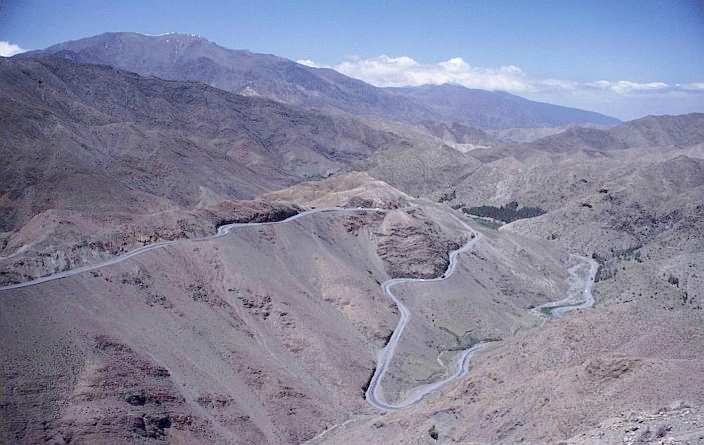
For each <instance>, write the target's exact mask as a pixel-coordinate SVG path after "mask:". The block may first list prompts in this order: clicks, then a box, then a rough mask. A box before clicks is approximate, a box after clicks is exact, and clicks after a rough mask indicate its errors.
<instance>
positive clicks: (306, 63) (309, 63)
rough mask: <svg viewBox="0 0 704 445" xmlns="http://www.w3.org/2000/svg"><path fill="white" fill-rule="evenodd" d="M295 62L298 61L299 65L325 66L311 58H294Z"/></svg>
mask: <svg viewBox="0 0 704 445" xmlns="http://www.w3.org/2000/svg"><path fill="white" fill-rule="evenodd" d="M296 63H300V64H301V65H305V66H309V67H311V68H326V67H323V66H321V65H318V64H317V63H315V62H314V61H313V60H310V59H301V60H296Z"/></svg>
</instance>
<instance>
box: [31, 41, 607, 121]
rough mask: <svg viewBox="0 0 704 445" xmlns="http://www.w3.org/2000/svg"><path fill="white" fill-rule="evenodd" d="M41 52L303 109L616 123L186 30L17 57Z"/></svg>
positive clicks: (421, 117)
mask: <svg viewBox="0 0 704 445" xmlns="http://www.w3.org/2000/svg"><path fill="white" fill-rule="evenodd" d="M42 55H54V56H58V57H63V58H67V59H71V60H74V61H77V62H81V63H91V64H101V65H109V66H113V67H116V68H120V69H124V70H127V71H133V72H135V73H138V74H141V75H151V76H157V77H160V78H163V79H167V80H191V81H199V82H203V83H206V84H208V85H210V86H213V87H216V88H220V89H224V90H226V91H230V92H235V93H238V94H242V95H256V96H263V97H267V98H270V99H274V100H277V101H280V102H284V103H287V104H290V105H295V106H299V107H304V108H320V109H325V110H329V111H342V112H344V113H350V114H353V115H374V116H378V117H381V118H384V119H388V120H395V121H403V122H410V123H418V122H421V121H428V120H441V121H447V122H449V123H451V122H460V123H463V124H466V125H471V126H477V127H480V128H487V129H502V128H513V127H528V128H533V127H540V126H546V125H547V126H564V125H567V124H580V123H594V124H604V125H615V124H618V123H619V122H620V121H618V120H617V119H614V118H610V117H608V116H604V115H601V114H598V113H593V112H588V111H583V110H578V109H574V108H568V107H560V106H557V105H550V104H543V103H538V102H532V101H529V100H527V99H523V98H520V97H518V96H514V95H511V94H508V93H503V92H491V91H482V90H470V89H467V88H464V87H460V86H454V85H441V86H424V87H413V88H377V87H374V86H372V85H370V84H367V83H365V82H362V81H361V80H357V79H353V78H350V77H347V76H345V75H343V74H340V73H338V72H337V71H334V70H332V69H325V68H311V67H308V66H304V65H301V64H298V63H296V62H293V61H291V60H288V59H284V58H281V57H276V56H273V55H267V54H256V53H252V52H250V51H246V50H231V49H226V48H224V47H221V46H219V45H217V44H215V43H212V42H209V41H208V40H206V39H204V38H202V37H198V36H192V35H182V34H165V35H161V36H145V35H141V34H136V33H106V34H101V35H98V36H95V37H89V38H85V39H81V40H76V41H71V42H66V43H61V44H58V45H54V46H51V47H49V48H47V49H45V50H40V51H32V52H29V53H25V54H22V55H20V56H17V57H37V56H42Z"/></svg>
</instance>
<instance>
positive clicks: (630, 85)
mask: <svg viewBox="0 0 704 445" xmlns="http://www.w3.org/2000/svg"><path fill="white" fill-rule="evenodd" d="M298 63H302V64H304V65H307V66H311V67H315V68H323V67H324V68H333V69H335V70H337V71H339V72H341V73H343V74H345V75H347V76H350V77H354V78H356V79H360V80H363V81H365V82H367V83H370V84H372V85H375V86H379V87H402V86H419V85H425V84H431V85H441V84H445V83H451V84H458V85H462V86H465V87H467V88H479V89H483V90H498V91H507V92H510V93H514V94H517V95H519V96H523V97H525V98H527V99H531V100H537V101H540V102H549V103H554V104H558V105H565V106H571V107H577V108H582V109H587V110H594V111H598V112H601V113H605V114H609V115H612V116H617V117H619V118H621V119H634V118H636V117H641V116H644V115H646V114H683V113H689V112H692V111H704V82H693V83H688V84H675V83H666V82H660V81H653V82H635V81H630V80H617V81H612V80H597V81H590V82H581V81H574V80H564V79H535V78H530V77H529V76H528V75H527V74H526V73H525V72H524V71H523V70H522V69H521V68H519V67H517V66H514V65H507V66H502V67H498V68H486V67H478V66H472V65H470V64H469V63H468V62H467V61H465V60H464V59H463V58H461V57H453V58H450V59H448V60H446V61H442V62H438V63H431V64H427V63H421V62H419V61H417V60H415V59H413V58H411V57H408V56H400V57H389V56H378V57H372V58H368V59H362V58H359V57H348V58H347V60H345V61H344V62H342V63H340V64H337V65H335V66H326V65H321V64H318V63H316V62H314V61H313V60H299V61H298Z"/></svg>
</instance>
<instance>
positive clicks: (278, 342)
mask: <svg viewBox="0 0 704 445" xmlns="http://www.w3.org/2000/svg"><path fill="white" fill-rule="evenodd" d="M147 53H148V54H150V55H151V57H150V58H145V57H143V54H147ZM548 105H549V104H540V103H537V102H531V101H527V100H525V99H522V98H518V97H517V96H512V95H509V94H504V93H498V92H484V91H480V90H470V89H466V88H463V87H459V86H455V85H443V86H436V87H429V86H425V87H417V88H377V87H373V86H371V85H368V84H365V83H364V82H361V81H358V80H355V79H351V78H347V77H345V76H343V75H342V74H340V73H337V72H335V71H332V70H330V69H316V68H310V67H305V66H303V65H298V64H296V63H294V62H292V61H288V60H286V59H281V58H278V57H275V56H270V55H262V54H256V53H251V52H248V51H234V50H228V49H225V48H222V47H220V46H218V45H215V44H214V43H211V42H208V41H206V40H205V39H202V38H199V37H195V36H181V35H177V34H169V35H166V36H158V37H150V36H142V35H138V34H132V33H109V34H104V35H101V36H96V37H92V38H88V39H83V40H80V41H76V42H67V43H65V44H60V45H57V46H56V47H52V48H48V49H47V50H43V51H37V52H29V53H25V54H22V55H20V56H15V57H12V58H2V59H0V136H1V138H0V157H1V158H2V159H4V160H5V162H3V163H0V335H2V337H3V339H4V341H3V342H2V345H0V358H1V360H0V380H2V393H0V442H3V443H52V444H69V443H71V444H76V443H135V444H154V445H156V444H163V443H174V444H234V443H262V444H263V443H272V444H290V443H308V444H353V443H392V444H395V443H419V444H436V443H442V444H453V443H454V444H460V443H461V444H484V445H488V444H515V443H528V444H553V445H557V444H574V445H586V444H593V443H660V442H659V441H663V440H667V442H663V443H673V444H680V443H681V444H684V443H698V442H697V441H701V440H704V436H702V433H701V425H700V424H699V423H698V422H700V420H698V419H699V418H700V417H701V416H700V413H701V408H702V406H704V390H702V388H704V360H703V359H702V357H704V310H703V309H702V302H703V301H704V253H703V252H704V236H702V233H704V132H703V130H702V129H704V114H702V113H692V114H688V115H681V116H648V117H644V118H642V119H637V120H634V121H630V122H626V123H621V122H620V121H618V120H616V119H613V118H609V117H607V116H603V115H599V114H597V113H591V112H587V111H583V110H575V109H568V108H566V107H557V106H553V105H549V106H548ZM472 212H479V213H480V215H479V216H481V217H482V218H477V217H476V216H477V215H475V214H474V213H472ZM633 428H635V429H633ZM600 440H602V441H601V442H600Z"/></svg>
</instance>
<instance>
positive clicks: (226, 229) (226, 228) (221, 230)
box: [0, 203, 418, 291]
mask: <svg viewBox="0 0 704 445" xmlns="http://www.w3.org/2000/svg"><path fill="white" fill-rule="evenodd" d="M415 207H418V205H417V204H414V203H409V205H408V206H407V207H404V208H402V209H381V208H361V207H360V208H344V207H326V208H320V209H311V210H306V211H304V212H301V213H297V214H295V215H292V216H290V217H288V218H286V219H282V220H281V221H269V222H258V223H233V224H225V225H222V226H220V227H218V230H217V233H216V234H215V235H211V236H205V237H202V238H188V239H177V240H173V241H161V242H158V243H154V244H149V245H147V246H142V247H139V248H137V249H134V250H130V251H129V252H127V253H125V254H123V255H120V256H118V257H115V258H112V259H110V260H107V261H104V262H102V263H97V264H91V265H88V266H82V267H78V268H76V269H71V270H67V271H63V272H58V273H55V274H52V275H47V276H45V277H41V278H37V279H34V280H31V281H25V282H23V283H17V284H10V285H7V286H4V287H0V291H4V290H10V289H20V288H23V287H29V286H36V285H38V284H42V283H47V282H49V281H55V280H61V279H63V278H68V277H72V276H74V275H78V274H81V273H84V272H88V271H91V270H96V269H100V268H103V267H106V266H111V265H113V264H118V263H121V262H123V261H126V260H128V259H130V258H133V257H135V256H137V255H141V254H143V253H147V252H151V251H152V250H156V249H162V248H164V247H168V246H176V245H179V244H189V243H198V242H202V241H210V240H214V239H217V238H221V237H223V236H226V235H228V234H229V233H230V232H231V231H232V230H233V229H235V228H237V227H251V226H264V225H273V224H283V223H287V222H291V221H295V220H297V219H299V218H303V217H305V216H308V215H312V214H314V213H324V212H383V213H386V212H391V211H395V210H410V209H413V208H415Z"/></svg>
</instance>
